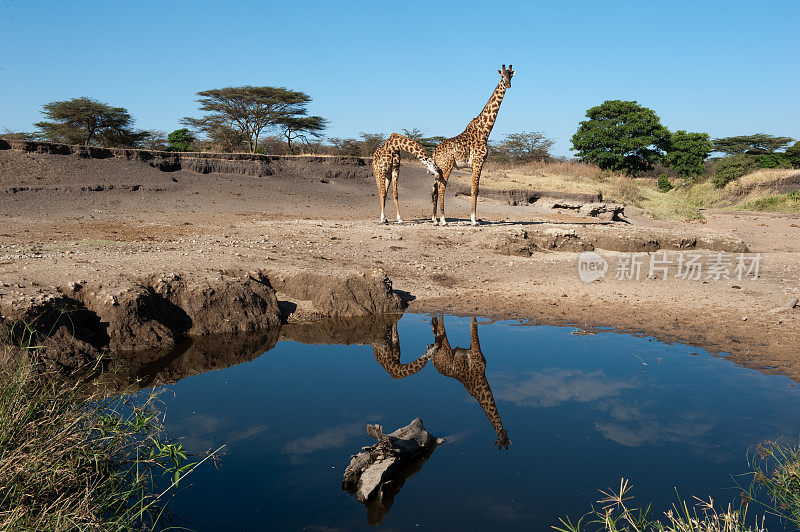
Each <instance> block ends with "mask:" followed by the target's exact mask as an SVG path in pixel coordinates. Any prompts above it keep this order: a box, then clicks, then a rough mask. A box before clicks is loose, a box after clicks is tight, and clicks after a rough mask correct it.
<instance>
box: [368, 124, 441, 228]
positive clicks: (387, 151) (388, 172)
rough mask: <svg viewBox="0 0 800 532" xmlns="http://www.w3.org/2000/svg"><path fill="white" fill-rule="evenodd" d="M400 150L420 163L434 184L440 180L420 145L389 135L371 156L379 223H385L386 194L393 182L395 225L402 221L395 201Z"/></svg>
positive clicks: (413, 141)
mask: <svg viewBox="0 0 800 532" xmlns="http://www.w3.org/2000/svg"><path fill="white" fill-rule="evenodd" d="M400 150H403V151H407V152H409V153H410V154H411V155H414V156H416V157H417V158H418V159H419V160H420V161H422V164H424V165H425V167H426V168H427V169H428V171H429V172H430V173H432V174H433V175H434V176H436V182H439V180H440V179H441V175H442V172H441V171H440V170H439V167H438V166H436V164H435V163H434V162H433V159H432V158H431V156H430V154H429V153H428V150H426V149H425V148H424V147H423V146H422V144H420V143H419V142H417V141H415V140H411V139H410V138H408V137H404V136H403V135H400V134H398V133H392V134H391V135H389V138H388V139H386V141H385V142H384V143H383V144H381V145H380V146H378V148H377V149H376V150H375V153H373V154H372V172H373V173H374V174H375V182H376V183H377V184H378V200H379V201H380V204H381V216H380V223H386V216H385V214H384V211H385V208H386V193H387V191H388V189H389V184H390V183H391V182H392V181H394V187H393V189H392V192H393V196H394V206H395V209H397V223H403V219H402V218H400V204H399V203H398V201H397V180H398V178H399V177H400Z"/></svg>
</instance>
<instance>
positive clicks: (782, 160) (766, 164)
mask: <svg viewBox="0 0 800 532" xmlns="http://www.w3.org/2000/svg"><path fill="white" fill-rule="evenodd" d="M756 162H757V163H758V167H759V168H791V167H792V163H791V161H789V157H787V156H786V154H785V153H765V154H764V155H756Z"/></svg>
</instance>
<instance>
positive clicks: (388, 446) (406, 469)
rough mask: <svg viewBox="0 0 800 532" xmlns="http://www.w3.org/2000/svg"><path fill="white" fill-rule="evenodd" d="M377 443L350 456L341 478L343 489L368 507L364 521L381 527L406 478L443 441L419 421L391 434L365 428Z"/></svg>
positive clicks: (368, 426) (378, 429) (373, 426)
mask: <svg viewBox="0 0 800 532" xmlns="http://www.w3.org/2000/svg"><path fill="white" fill-rule="evenodd" d="M367 434H368V435H370V436H372V437H373V438H375V439H376V440H378V443H376V444H375V445H372V446H369V447H363V448H362V451H361V452H360V453H358V454H357V455H355V456H353V457H352V459H351V460H350V465H348V466H347V469H346V470H345V472H344V477H343V478H342V489H344V490H345V491H346V492H347V493H350V494H351V495H355V496H356V500H358V501H359V502H362V503H364V505H365V506H366V507H367V522H368V523H369V524H380V523H382V522H383V516H384V515H385V514H386V513H387V512H388V511H389V508H391V506H392V503H393V502H394V497H395V495H396V494H397V493H398V492H399V491H400V488H402V487H403V485H404V484H405V481H406V479H408V478H409V477H411V476H413V475H415V474H416V473H417V472H418V471H419V470H420V469H422V466H423V465H424V464H425V462H427V461H428V458H429V457H430V455H431V454H432V453H433V450H434V449H435V448H436V446H437V445H439V444H441V443H444V439H442V438H437V437H436V436H433V435H432V434H431V433H429V432H428V431H427V430H425V427H424V425H423V424H422V420H421V419H420V418H416V419H414V420H413V421H412V422H411V423H409V424H408V425H406V426H405V427H402V428H399V429H397V430H396V431H394V432H392V433H391V434H384V433H383V427H381V426H380V425H367Z"/></svg>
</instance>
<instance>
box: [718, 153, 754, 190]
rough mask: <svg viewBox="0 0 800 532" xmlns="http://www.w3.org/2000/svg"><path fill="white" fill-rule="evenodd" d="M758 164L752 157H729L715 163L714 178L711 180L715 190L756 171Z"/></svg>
mask: <svg viewBox="0 0 800 532" xmlns="http://www.w3.org/2000/svg"><path fill="white" fill-rule="evenodd" d="M758 168H759V166H758V162H757V161H756V158H755V157H753V156H752V155H743V154H742V155H731V156H729V157H724V158H722V159H720V160H719V161H717V163H716V164H715V165H714V177H713V179H712V180H711V182H712V183H714V186H715V187H717V188H723V187H724V186H725V185H727V184H728V183H730V182H731V181H733V180H734V179H739V178H740V177H742V176H743V175H745V174H748V173H750V172H752V171H754V170H758Z"/></svg>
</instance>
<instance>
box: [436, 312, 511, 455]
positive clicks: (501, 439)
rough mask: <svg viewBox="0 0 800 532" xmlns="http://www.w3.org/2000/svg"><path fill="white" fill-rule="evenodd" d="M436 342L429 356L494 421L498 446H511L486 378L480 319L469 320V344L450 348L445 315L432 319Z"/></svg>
mask: <svg viewBox="0 0 800 532" xmlns="http://www.w3.org/2000/svg"><path fill="white" fill-rule="evenodd" d="M431 327H432V328H433V336H434V338H435V341H434V344H433V345H432V346H430V347H429V348H428V351H426V353H425V355H426V356H431V357H432V359H433V365H434V366H435V367H436V369H437V371H438V372H439V373H441V374H442V375H444V376H445V377H452V378H454V379H456V380H457V381H458V382H460V383H461V384H463V385H464V388H466V390H467V392H469V394H470V395H471V396H472V397H474V398H475V399H477V400H478V404H480V405H481V408H482V409H483V411H484V413H485V414H486V417H488V418H489V422H490V423H491V424H492V428H494V430H495V433H496V434H497V440H496V441H495V442H494V444H495V445H497V448H498V449H508V445H509V444H510V443H511V441H509V439H508V433H507V432H506V429H504V428H503V422H502V420H501V419H500V412H499V411H498V410H497V405H496V404H495V402H494V395H493V394H492V389H491V387H490V386H489V381H487V380H486V358H484V356H483V352H482V351H481V345H480V342H479V340H478V321H477V320H476V319H475V318H472V321H471V322H470V346H469V348H468V349H467V348H464V347H450V342H448V340H447V332H446V331H445V329H444V316H438V317H433V318H431Z"/></svg>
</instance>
